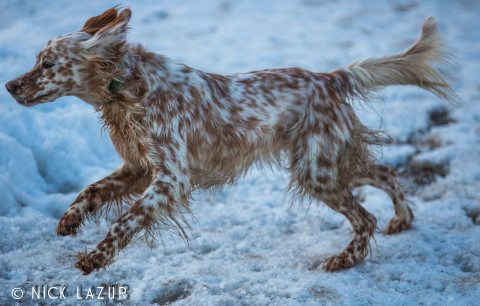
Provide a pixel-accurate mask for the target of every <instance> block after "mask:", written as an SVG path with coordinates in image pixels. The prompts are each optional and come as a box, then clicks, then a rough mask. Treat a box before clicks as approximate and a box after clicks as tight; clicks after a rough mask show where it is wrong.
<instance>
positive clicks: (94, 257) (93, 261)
mask: <svg viewBox="0 0 480 306" xmlns="http://www.w3.org/2000/svg"><path fill="white" fill-rule="evenodd" d="M77 257H78V261H77V263H76V264H75V268H77V269H79V270H80V271H82V274H83V275H87V274H90V273H91V272H92V271H93V270H98V269H100V268H103V267H104V266H105V256H104V255H103V254H101V253H97V252H96V251H93V252H91V253H87V252H80V253H78V255H77Z"/></svg>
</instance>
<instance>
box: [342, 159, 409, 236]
mask: <svg viewBox="0 0 480 306" xmlns="http://www.w3.org/2000/svg"><path fill="white" fill-rule="evenodd" d="M363 185H371V186H373V187H377V188H379V189H382V190H383V191H385V192H386V193H387V194H388V195H389V196H390V198H391V199H392V202H393V205H394V207H395V216H394V217H393V219H392V220H390V223H389V224H388V226H387V228H386V229H385V233H386V234H395V233H398V232H401V231H403V230H406V229H408V228H410V226H411V225H412V221H413V218H414V215H413V212H412V210H411V209H410V207H409V206H408V204H407V201H406V200H405V195H404V194H403V191H402V188H401V187H400V184H399V183H398V180H397V174H396V172H395V170H393V169H392V168H391V167H389V166H384V165H372V166H370V168H369V169H368V171H365V173H364V175H363V176H361V177H357V178H354V179H352V181H351V182H350V187H351V188H355V187H360V186H363Z"/></svg>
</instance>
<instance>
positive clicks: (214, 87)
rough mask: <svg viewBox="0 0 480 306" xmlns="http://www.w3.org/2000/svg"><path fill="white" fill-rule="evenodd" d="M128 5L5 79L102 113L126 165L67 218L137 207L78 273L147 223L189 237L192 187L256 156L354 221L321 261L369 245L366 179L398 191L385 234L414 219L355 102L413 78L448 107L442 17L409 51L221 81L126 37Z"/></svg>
mask: <svg viewBox="0 0 480 306" xmlns="http://www.w3.org/2000/svg"><path fill="white" fill-rule="evenodd" d="M130 16H131V11H130V10H129V9H123V10H120V9H118V8H117V7H114V8H111V9H109V10H107V11H105V12H104V13H103V14H101V15H99V16H96V17H92V18H90V19H88V21H87V22H86V23H85V25H84V26H83V28H82V29H81V30H80V31H78V32H74V33H69V34H66V35H62V36H59V37H57V38H55V39H53V40H51V41H49V42H48V43H47V45H46V46H45V48H44V49H43V50H42V51H40V53H39V54H38V56H37V61H36V64H35V66H34V67H33V69H32V70H31V71H29V72H27V73H25V74H23V75H21V76H19V77H17V78H16V79H14V80H12V81H10V82H8V83H7V84H6V88H7V90H8V91H9V92H10V94H11V95H12V96H13V97H14V98H15V99H16V100H17V102H18V103H19V104H20V105H23V106H34V105H37V104H40V103H45V102H50V101H54V100H55V99H57V98H59V97H61V96H65V95H72V96H76V97H78V98H80V99H82V100H84V101H85V102H87V103H89V104H91V105H93V106H94V107H95V109H96V110H98V111H99V112H101V118H102V119H103V121H104V123H105V125H106V127H107V128H108V131H109V133H110V136H111V138H112V141H113V143H114V145H115V148H116V150H117V151H118V153H119V154H120V156H121V157H122V159H123V161H124V163H123V165H122V166H120V168H119V169H117V170H116V171H114V172H113V173H112V174H111V175H109V176H108V177H106V178H104V179H102V180H100V181H98V182H96V183H93V184H92V185H90V186H88V187H87V188H86V189H84V190H83V191H82V192H81V193H80V195H79V196H78V197H77V199H76V200H75V202H74V203H73V204H72V205H71V206H70V208H69V209H68V210H67V212H66V213H65V215H64V216H63V217H62V219H61V220H60V222H59V223H58V226H57V234H58V235H61V236H66V235H75V234H76V233H77V229H78V228H79V226H80V225H81V224H83V222H84V220H85V219H86V218H87V217H89V216H95V215H98V214H99V213H101V212H103V211H104V210H105V209H107V208H108V207H109V206H110V205H111V204H112V203H121V201H122V200H125V199H128V198H133V199H135V202H134V204H133V205H132V206H131V207H130V209H129V210H128V211H127V212H126V213H124V214H123V215H122V216H121V217H120V218H119V219H118V220H117V221H116V222H115V223H114V224H113V225H112V227H111V228H110V230H109V232H108V234H107V236H106V237H105V239H104V240H103V241H102V242H100V244H98V246H97V247H96V248H95V249H94V250H93V251H91V252H90V253H82V254H80V256H79V260H78V262H77V264H76V267H77V268H78V269H80V270H81V271H83V273H84V274H88V273H90V272H92V271H93V270H95V269H99V268H101V267H105V266H106V265H108V264H109V263H111V262H112V260H113V258H114V256H115V254H117V253H118V251H119V250H121V249H122V248H124V247H125V246H126V245H127V244H128V243H129V241H130V240H131V239H132V237H133V236H134V235H135V234H136V233H138V232H139V231H141V230H147V231H148V230H151V229H152V228H154V227H156V226H160V227H161V228H166V229H167V230H173V231H175V232H176V233H178V234H179V235H180V236H182V237H184V238H187V233H188V229H189V224H188V222H187V219H186V218H185V214H188V213H191V211H190V208H189V203H188V198H189V195H190V194H191V193H192V191H194V190H198V189H210V190H212V189H213V190H214V189H216V188H220V187H222V186H224V185H225V184H231V183H234V182H235V181H236V180H237V179H238V178H239V177H241V176H242V174H244V173H245V172H246V171H247V170H248V169H249V167H250V166H251V165H252V164H254V163H269V162H278V163H279V164H280V165H285V166H287V169H288V171H289V172H290V173H291V182H290V186H289V188H290V189H289V190H290V191H291V192H293V193H294V194H295V195H299V196H307V197H309V198H310V199H314V200H318V201H322V202H324V203H325V204H326V205H328V206H329V207H331V208H332V209H334V210H335V211H338V212H339V213H341V214H343V215H345V217H347V219H348V220H349V221H350V223H351V224H352V226H353V229H354V233H355V234H354V237H353V240H352V241H351V242H350V244H349V245H348V246H347V247H346V248H345V249H344V250H343V251H342V252H340V253H339V254H337V255H334V256H332V257H330V258H327V259H326V260H325V262H324V265H323V267H324V269H326V270H328V271H334V270H339V269H344V268H350V267H353V266H354V265H355V264H356V263H357V262H359V261H361V260H363V259H364V258H365V256H366V255H367V253H368V250H369V240H370V238H371V237H372V236H373V234H374V231H375V229H376V224H377V221H376V219H375V217H374V216H373V215H372V214H370V213H369V212H368V211H367V210H365V209H364V208H363V207H362V206H361V205H360V204H359V203H358V202H357V200H356V199H355V198H354V197H353V195H352V192H351V189H352V188H354V187H358V186H361V185H366V184H368V185H372V186H375V187H378V188H381V189H382V190H384V191H385V192H387V193H388V195H389V196H390V197H391V199H392V201H393V204H394V206H395V216H394V217H393V219H392V220H391V221H390V223H389V224H388V226H387V228H386V230H385V232H386V233H387V234H393V233H398V232H400V231H403V230H405V229H408V228H409V227H410V226H411V223H412V220H413V213H412V211H411V210H410V208H409V207H408V205H407V203H406V201H405V196H404V194H403V192H402V190H401V188H400V186H399V184H398V182H397V178H396V173H395V171H394V170H393V169H391V168H389V167H387V166H380V165H375V164H374V159H373V158H372V155H371V154H370V151H369V148H368V146H369V145H372V144H381V143H384V142H385V139H386V137H382V134H381V133H379V132H376V131H372V130H369V129H367V128H366V127H365V126H364V125H362V124H361V123H360V121H359V120H358V118H357V116H356V115H355V113H354V111H353V109H352V106H351V105H350V104H349V101H351V100H352V99H354V98H358V99H363V100H365V99H367V98H368V97H369V94H370V93H372V92H375V91H376V90H378V89H380V88H381V87H383V86H388V85H394V84H399V85H416V86H418V87H421V88H424V89H426V90H429V91H431V92H433V93H434V94H436V95H438V96H440V97H442V98H445V99H446V100H449V101H455V100H456V99H457V96H456V95H455V93H454V92H453V91H452V89H451V88H450V86H449V84H447V82H446V81H445V80H444V78H443V77H442V76H441V75H440V73H439V72H438V71H437V70H435V69H434V68H433V67H432V66H431V65H430V63H432V62H437V63H440V64H448V57H446V56H445V55H444V53H442V52H441V50H440V49H441V47H442V43H441V41H440V39H439V37H438V34H437V27H436V24H435V21H434V19H433V18H428V19H427V20H426V21H425V23H424V25H423V30H422V34H421V36H420V38H419V39H418V40H417V41H416V42H415V43H414V44H413V45H412V46H411V47H410V48H409V49H407V50H406V51H404V52H401V53H398V54H395V55H391V56H385V57H375V58H367V59H364V60H359V61H355V62H354V63H352V64H350V65H349V66H347V67H346V68H340V69H337V70H335V71H333V72H330V73H314V72H310V71H305V70H302V69H298V68H291V69H272V70H263V71H254V72H250V73H241V74H234V75H229V76H222V75H217V74H212V73H205V72H201V71H198V70H195V69H192V68H190V67H188V66H186V65H183V64H178V63H175V62H173V61H171V60H169V59H167V58H166V57H164V56H162V55H158V54H155V53H151V52H147V51H146V50H145V49H144V48H143V47H141V46H140V45H136V44H130V43H127V42H126V32H127V29H128V26H127V24H128V22H129V20H130Z"/></svg>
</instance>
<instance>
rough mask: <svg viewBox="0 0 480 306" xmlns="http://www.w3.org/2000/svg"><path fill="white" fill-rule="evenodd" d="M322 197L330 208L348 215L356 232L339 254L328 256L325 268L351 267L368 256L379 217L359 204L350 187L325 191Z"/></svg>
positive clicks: (329, 269)
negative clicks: (330, 191)
mask: <svg viewBox="0 0 480 306" xmlns="http://www.w3.org/2000/svg"><path fill="white" fill-rule="evenodd" d="M321 199H322V201H323V202H324V203H325V204H327V205H328V206H329V207H330V208H332V209H333V210H335V211H337V212H339V213H341V214H343V215H344V216H345V217H347V219H348V220H349V221H350V223H351V224H352V227H353V230H354V232H355V236H354V237H353V240H352V241H351V242H350V244H349V245H348V246H347V247H346V248H345V249H344V250H343V251H342V252H340V253H339V254H337V255H334V256H332V257H330V258H327V259H326V260H325V262H324V264H323V268H324V269H325V270H327V271H336V270H340V269H347V268H351V267H353V266H354V265H355V264H356V263H357V262H359V261H362V260H363V259H364V258H365V257H366V256H367V254H368V250H369V245H370V244H369V241H370V238H371V237H373V233H374V232H375V229H376V227H377V219H376V218H375V216H373V215H372V214H370V213H369V212H368V211H367V210H366V209H365V208H363V207H362V206H361V205H360V204H358V202H357V201H356V200H355V198H354V196H353V195H352V193H351V191H350V190H348V189H344V190H341V191H337V192H332V193H325V194H323V195H322V196H321Z"/></svg>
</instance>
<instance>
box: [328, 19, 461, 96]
mask: <svg viewBox="0 0 480 306" xmlns="http://www.w3.org/2000/svg"><path fill="white" fill-rule="evenodd" d="M443 47H444V45H443V43H442V40H441V39H440V36H439V34H438V29H437V24H436V21H435V19H434V18H433V17H428V18H427V20H425V22H424V23H423V27H422V34H421V35H420V38H419V39H418V40H417V41H416V42H415V43H414V44H413V45H412V46H411V47H410V48H408V49H407V50H405V51H403V52H401V53H398V54H394V55H389V56H382V57H370V58H366V59H361V60H356V61H354V62H353V63H351V64H350V65H348V66H347V67H346V68H340V69H337V70H335V71H333V72H332V74H334V75H335V77H336V81H337V82H339V83H340V84H338V83H337V85H338V89H339V90H340V91H341V92H342V93H343V94H345V96H347V97H351V96H358V97H360V98H363V99H365V98H367V97H368V96H369V95H370V93H371V92H374V91H376V90H378V89H380V88H382V87H384V86H388V85H415V86H418V87H421V88H423V89H426V90H428V91H430V92H432V93H434V94H435V95H437V96H439V97H441V98H443V99H445V100H447V101H449V102H452V103H454V102H460V98H459V97H458V96H457V95H456V94H455V92H454V91H453V90H452V88H451V87H450V84H448V83H447V81H445V79H444V77H443V76H442V75H441V74H440V72H439V71H438V70H436V69H435V68H434V67H433V66H432V65H431V64H433V63H436V64H440V65H443V66H447V67H448V66H452V64H451V61H452V57H451V56H449V54H448V53H446V52H445V51H443Z"/></svg>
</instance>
